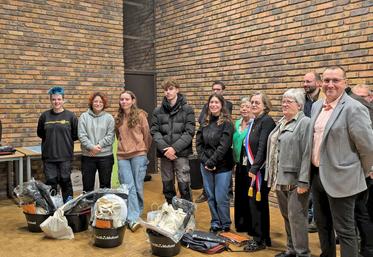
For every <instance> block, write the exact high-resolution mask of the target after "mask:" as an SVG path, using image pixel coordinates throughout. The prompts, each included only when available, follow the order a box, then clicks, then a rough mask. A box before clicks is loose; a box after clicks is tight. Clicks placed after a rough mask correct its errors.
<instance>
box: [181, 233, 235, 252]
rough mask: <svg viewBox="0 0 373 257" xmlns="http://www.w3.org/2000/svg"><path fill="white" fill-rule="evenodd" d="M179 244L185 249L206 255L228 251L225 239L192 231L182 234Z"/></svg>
mask: <svg viewBox="0 0 373 257" xmlns="http://www.w3.org/2000/svg"><path fill="white" fill-rule="evenodd" d="M180 243H181V245H183V246H185V247H187V248H190V249H192V250H195V251H198V252H202V253H207V254H214V253H220V252H223V251H226V250H230V249H229V247H228V243H227V241H226V239H224V238H223V237H221V236H217V235H215V234H213V233H208V232H203V231H193V232H191V233H186V234H184V236H183V237H182V238H181V241H180Z"/></svg>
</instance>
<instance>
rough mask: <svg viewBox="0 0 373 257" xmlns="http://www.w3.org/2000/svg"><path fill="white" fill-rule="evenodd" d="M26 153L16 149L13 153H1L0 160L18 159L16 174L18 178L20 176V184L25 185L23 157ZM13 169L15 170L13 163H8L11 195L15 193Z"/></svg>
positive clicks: (11, 160) (10, 160)
mask: <svg viewBox="0 0 373 257" xmlns="http://www.w3.org/2000/svg"><path fill="white" fill-rule="evenodd" d="M24 156H25V155H24V154H23V153H21V152H19V151H16V152H15V153H13V154H8V155H0V162H12V163H13V161H17V162H18V165H17V166H16V167H17V169H16V172H17V173H18V174H17V175H16V180H17V178H18V184H19V185H23V157H24ZM12 170H13V165H8V194H9V196H12V195H13V192H12V190H13V188H12V184H13V176H12Z"/></svg>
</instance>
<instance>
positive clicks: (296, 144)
mask: <svg viewBox="0 0 373 257" xmlns="http://www.w3.org/2000/svg"><path fill="white" fill-rule="evenodd" d="M304 100H305V98H304V91H303V90H302V89H289V90H287V91H286V92H285V93H284V95H283V97H282V112H283V115H284V116H283V117H282V118H281V119H280V121H279V122H278V125H277V126H276V128H275V129H274V130H273V131H272V132H271V134H270V135H269V137H268V145H267V149H268V151H267V163H266V173H265V180H267V183H268V187H272V188H273V189H274V190H275V191H276V195H277V200H278V204H279V207H280V211H281V214H282V217H283V218H284V222H285V230H286V235H287V250H286V251H284V252H281V253H279V254H277V255H275V257H295V256H299V257H309V256H311V255H310V251H309V248H308V231H307V225H308V220H307V211H308V188H309V180H310V178H309V174H310V172H309V170H310V158H309V157H308V158H307V156H309V151H310V150H309V147H308V146H307V140H306V137H307V130H308V127H309V122H310V119H309V118H308V117H306V116H305V115H304V113H303V111H302V109H303V106H304Z"/></svg>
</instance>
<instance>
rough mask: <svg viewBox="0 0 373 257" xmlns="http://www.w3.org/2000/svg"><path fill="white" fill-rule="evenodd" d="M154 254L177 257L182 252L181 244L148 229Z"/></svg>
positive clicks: (163, 256)
mask: <svg viewBox="0 0 373 257" xmlns="http://www.w3.org/2000/svg"><path fill="white" fill-rule="evenodd" d="M146 232H147V233H148V235H149V241H150V245H151V248H152V253H153V254H154V255H157V256H161V257H169V256H175V255H177V254H179V252H180V242H177V243H175V242H174V241H172V240H171V239H170V238H168V237H165V236H163V235H161V234H159V233H158V232H156V231H154V230H151V229H147V230H146Z"/></svg>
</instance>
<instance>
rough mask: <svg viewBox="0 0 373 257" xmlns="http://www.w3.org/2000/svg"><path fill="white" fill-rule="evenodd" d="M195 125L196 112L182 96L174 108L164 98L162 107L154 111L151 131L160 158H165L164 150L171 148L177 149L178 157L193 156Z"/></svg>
mask: <svg viewBox="0 0 373 257" xmlns="http://www.w3.org/2000/svg"><path fill="white" fill-rule="evenodd" d="M195 125H196V123H195V117H194V111H193V109H192V107H190V106H189V105H188V104H187V102H186V100H185V98H184V96H183V95H182V94H178V95H177V101H176V104H175V105H174V106H172V107H171V106H170V103H169V102H168V101H167V99H166V98H165V97H164V98H163V101H162V105H161V106H160V107H157V108H155V109H154V111H153V117H152V125H151V129H150V133H151V134H152V136H153V140H154V142H155V143H156V146H157V155H158V157H163V156H164V155H163V153H164V150H163V149H165V148H166V147H170V146H172V147H173V148H174V149H175V151H176V156H177V157H188V156H189V155H191V154H192V152H193V150H192V139H193V136H194V133H195Z"/></svg>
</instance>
